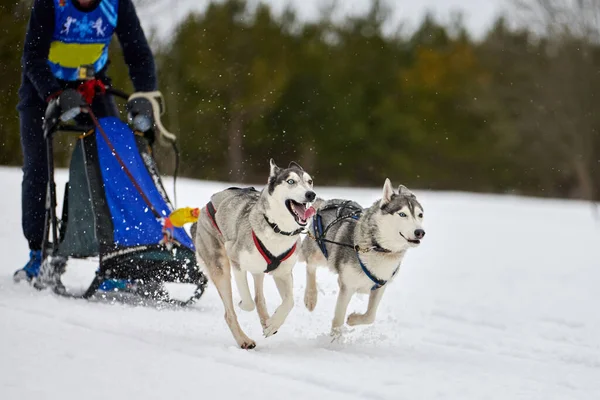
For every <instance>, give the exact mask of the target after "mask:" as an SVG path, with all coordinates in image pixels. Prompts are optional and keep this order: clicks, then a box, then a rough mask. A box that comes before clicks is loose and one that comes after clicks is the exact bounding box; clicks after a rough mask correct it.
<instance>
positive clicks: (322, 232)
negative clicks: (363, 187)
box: [313, 200, 391, 258]
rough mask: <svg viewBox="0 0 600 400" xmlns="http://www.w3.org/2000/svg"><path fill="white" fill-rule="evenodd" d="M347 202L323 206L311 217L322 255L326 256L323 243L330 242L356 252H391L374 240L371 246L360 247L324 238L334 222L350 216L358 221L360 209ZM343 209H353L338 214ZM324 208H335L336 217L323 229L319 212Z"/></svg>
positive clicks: (315, 237)
mask: <svg viewBox="0 0 600 400" xmlns="http://www.w3.org/2000/svg"><path fill="white" fill-rule="evenodd" d="M348 203H350V200H347V201H345V202H343V203H341V204H330V205H328V206H327V207H323V208H321V209H320V210H318V211H317V212H316V213H315V215H314V217H313V232H314V239H315V241H316V242H317V244H318V245H319V248H320V249H321V251H322V252H323V255H324V256H325V258H327V257H328V252H327V247H326V246H325V243H331V244H335V245H338V246H342V247H348V248H351V249H353V250H354V251H356V252H367V251H378V252H380V253H391V251H390V250H388V249H384V248H383V247H381V246H380V245H379V244H377V243H376V242H375V243H373V246H371V247H369V248H366V249H361V248H360V246H358V245H352V244H349V243H340V242H336V241H334V240H329V239H325V236H326V235H327V231H328V230H329V229H330V228H331V227H332V226H334V225H335V224H337V223H339V222H341V221H343V220H345V219H348V218H351V219H352V220H354V221H358V219H359V218H360V216H361V214H362V209H360V208H356V207H355V206H352V205H348ZM345 209H352V210H353V211H352V212H351V213H349V214H346V215H340V214H341V212H342V211H343V210H345ZM326 210H336V219H334V220H333V221H331V222H330V223H329V225H327V226H326V227H325V229H323V220H322V217H321V214H320V213H321V212H323V211H326Z"/></svg>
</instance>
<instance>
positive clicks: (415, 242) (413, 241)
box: [398, 232, 421, 244]
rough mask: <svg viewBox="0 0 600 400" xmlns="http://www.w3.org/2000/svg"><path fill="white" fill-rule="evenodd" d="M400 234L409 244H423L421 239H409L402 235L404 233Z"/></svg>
mask: <svg viewBox="0 0 600 400" xmlns="http://www.w3.org/2000/svg"><path fill="white" fill-rule="evenodd" d="M398 233H399V234H400V236H402V237H403V238H404V240H406V241H407V242H408V243H412V244H421V241H420V240H419V239H409V238H407V237H406V236H404V235H403V234H402V232H398Z"/></svg>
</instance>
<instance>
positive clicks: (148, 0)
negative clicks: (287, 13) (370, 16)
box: [137, 0, 512, 40]
mask: <svg viewBox="0 0 600 400" xmlns="http://www.w3.org/2000/svg"><path fill="white" fill-rule="evenodd" d="M210 2H211V1H210V0H179V1H177V3H176V4H175V3H174V2H172V1H168V0H145V2H144V0H141V1H140V2H139V3H140V4H139V5H138V6H137V8H138V13H139V15H140V20H141V23H142V26H143V28H144V30H145V31H146V32H150V31H154V32H155V34H156V38H157V39H159V40H164V39H166V38H168V37H169V36H170V34H171V33H172V32H173V30H174V29H175V26H176V25H177V24H178V23H179V22H180V21H182V20H183V19H184V18H185V17H186V16H187V15H188V13H190V12H192V11H193V12H203V11H204V10H205V9H206V7H207V5H208V4H209V3H210ZM258 3H263V4H268V5H269V6H270V7H271V9H272V10H273V11H274V13H275V14H276V15H280V14H281V13H282V12H283V10H284V9H285V8H286V7H288V6H291V7H292V9H293V10H295V11H296V15H297V16H298V19H299V20H300V21H315V20H317V19H318V18H319V16H320V9H321V8H322V7H323V6H324V5H326V4H329V1H327V2H324V1H322V0H248V4H249V5H250V6H251V7H255V6H256V5H257V4H258ZM370 4H371V0H343V1H337V12H336V13H335V14H334V17H335V18H336V20H339V19H342V18H344V17H346V16H354V15H358V14H361V15H363V14H364V13H365V12H366V11H367V10H368V9H369V7H370ZM384 4H388V5H389V6H391V13H390V16H389V21H388V24H387V26H386V33H390V32H395V30H396V28H397V27H398V25H399V24H400V23H403V24H405V25H406V26H405V27H406V28H407V29H409V30H413V29H415V28H417V27H418V26H419V24H420V23H421V21H422V19H423V18H424V16H425V13H427V12H430V13H432V14H433V15H434V16H435V17H436V18H437V19H438V20H439V21H441V22H444V23H450V21H451V18H452V14H453V13H454V12H456V11H459V12H461V13H462V14H463V21H464V22H465V26H466V27H467V29H468V30H469V31H470V32H471V33H472V34H473V36H474V37H476V38H481V37H483V35H484V34H485V32H486V31H487V30H488V29H489V27H490V25H491V24H492V22H493V21H494V19H496V18H497V16H498V15H500V14H505V13H507V12H508V13H510V11H511V10H512V8H511V7H509V2H507V1H506V0H486V1H480V0H421V1H417V2H415V1H411V0H393V1H392V0H388V1H385V2H384Z"/></svg>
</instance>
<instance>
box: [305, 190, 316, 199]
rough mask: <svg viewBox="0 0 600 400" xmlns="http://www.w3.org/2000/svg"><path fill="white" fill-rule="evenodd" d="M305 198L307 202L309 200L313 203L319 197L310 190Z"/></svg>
mask: <svg viewBox="0 0 600 400" xmlns="http://www.w3.org/2000/svg"><path fill="white" fill-rule="evenodd" d="M304 196H305V197H306V200H308V201H313V200H314V199H315V197H317V195H316V193H315V192H313V191H312V190H309V191H308V192H306V194H305V195H304Z"/></svg>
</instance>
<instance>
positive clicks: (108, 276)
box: [34, 81, 208, 305]
mask: <svg viewBox="0 0 600 400" xmlns="http://www.w3.org/2000/svg"><path fill="white" fill-rule="evenodd" d="M97 82H99V81H96V82H88V83H91V85H88V89H89V88H93V89H94V91H93V92H92V93H91V95H92V97H93V99H91V101H88V103H89V104H90V105H93V107H91V106H90V107H87V109H85V107H82V108H81V110H80V111H81V112H80V113H78V115H76V116H75V117H73V118H70V117H69V116H67V115H65V114H67V113H63V115H62V116H61V118H60V119H59V120H57V121H56V123H51V122H52V121H47V123H46V124H45V126H44V135H45V142H46V149H47V156H48V178H49V179H48V182H49V183H48V190H47V201H46V219H45V232H44V242H43V246H42V257H43V261H42V266H41V268H40V273H39V276H38V278H37V279H35V281H34V286H35V287H36V288H38V289H40V290H41V289H45V288H47V287H49V288H51V289H52V290H53V291H54V292H55V293H57V294H59V295H62V296H68V297H78V298H83V299H91V298H92V297H93V296H95V295H96V294H97V292H98V288H99V287H100V286H101V285H102V284H103V283H104V282H105V281H106V280H125V281H127V282H128V285H127V287H126V288H121V289H120V290H121V291H125V292H128V293H129V294H133V295H139V296H142V297H145V298H148V297H149V298H152V299H155V300H160V301H167V302H169V303H174V304H181V305H188V304H191V303H193V302H194V301H196V300H197V299H199V298H200V297H201V296H202V294H203V293H204V290H205V287H206V284H207V282H208V280H207V279H206V277H205V275H204V274H203V273H202V271H201V270H200V267H199V265H198V263H197V261H196V257H195V248H194V244H193V241H192V239H191V237H190V236H189V235H188V233H187V232H186V231H185V230H184V229H183V228H182V227H171V229H170V230H169V232H168V233H169V234H168V240H165V238H166V236H167V235H165V230H164V224H165V219H167V218H168V216H169V215H170V213H171V212H172V211H173V209H174V207H173V204H172V203H171V201H170V199H169V196H168V195H167V191H166V190H165V188H164V186H163V183H162V180H161V177H160V174H159V171H158V167H157V165H156V163H155V160H154V158H153V156H152V147H151V145H150V143H149V140H148V138H146V137H144V136H143V135H142V134H140V132H138V131H135V130H134V129H133V128H132V127H131V126H130V125H129V124H128V123H127V122H125V121H122V120H121V119H120V118H119V112H118V110H117V109H116V107H114V103H111V102H108V101H107V99H108V97H107V96H109V95H113V96H114V97H120V98H123V99H125V100H128V99H131V98H132V97H134V96H135V94H134V96H129V95H127V94H126V93H123V92H121V91H119V90H116V89H113V88H110V87H106V86H104V85H103V84H101V83H99V84H97ZM98 89H101V90H98ZM153 93H155V94H156V93H158V94H159V96H158V97H159V100H160V93H159V92H153ZM87 94H88V97H89V95H90V93H89V90H88V93H87ZM151 100H153V101H152V104H153V105H154V107H153V114H154V121H155V122H156V123H158V125H159V126H160V128H161V129H162V130H163V131H164V132H163V133H165V134H164V135H163V134H162V133H161V136H160V137H159V138H157V139H160V140H161V143H163V144H164V143H165V142H166V143H171V144H172V145H173V146H174V149H175V150H176V146H175V136H174V135H172V134H170V133H168V132H166V130H164V128H163V127H162V124H160V115H157V114H159V113H160V114H162V112H164V108H162V105H160V104H159V102H158V101H157V99H156V98H154V99H151ZM111 104H113V106H111ZM157 104H158V105H159V107H156V105H157ZM92 109H93V110H95V111H96V113H94V112H93V111H92ZM161 109H162V110H161ZM99 110H100V111H99ZM63 120H66V121H63ZM64 132H70V133H76V134H78V138H77V140H76V143H75V146H74V150H73V152H72V154H71V160H70V165H69V177H68V182H67V184H66V185H65V188H64V200H63V205H62V213H61V217H60V219H59V217H58V216H57V211H56V207H57V198H56V184H55V179H54V152H53V140H54V138H55V137H56V135H58V134H62V133H64ZM157 135H158V133H157ZM153 141H154V139H152V142H153ZM176 154H177V157H178V153H176ZM175 177H176V173H175ZM174 186H175V184H174ZM74 259H96V260H98V269H97V270H96V273H95V277H94V279H93V281H92V282H91V284H90V285H89V287H88V288H87V290H85V292H83V293H71V292H69V291H68V290H67V289H66V287H65V285H64V284H63V282H62V281H61V277H62V276H63V274H64V273H65V271H66V269H67V267H68V264H69V261H70V260H74ZM168 283H184V284H192V285H194V287H195V289H194V291H193V294H192V295H191V297H190V298H189V299H187V300H174V299H172V298H170V297H169V296H168V293H167V292H166V291H165V290H164V285H165V284H168Z"/></svg>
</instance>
